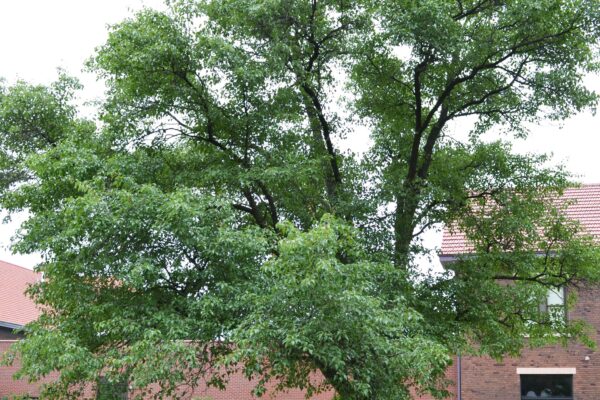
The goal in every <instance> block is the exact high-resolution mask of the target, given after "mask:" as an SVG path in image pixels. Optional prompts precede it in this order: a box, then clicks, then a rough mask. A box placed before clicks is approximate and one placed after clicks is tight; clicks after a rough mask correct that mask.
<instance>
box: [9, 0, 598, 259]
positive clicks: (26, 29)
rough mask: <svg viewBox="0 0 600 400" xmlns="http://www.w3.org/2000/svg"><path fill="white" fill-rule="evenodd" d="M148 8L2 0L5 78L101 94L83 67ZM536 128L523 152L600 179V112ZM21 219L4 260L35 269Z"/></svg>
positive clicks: (133, 0) (96, 0)
mask: <svg viewBox="0 0 600 400" xmlns="http://www.w3.org/2000/svg"><path fill="white" fill-rule="evenodd" d="M143 6H148V7H154V8H162V7H163V6H162V1H160V0H102V1H100V0H13V1H9V0H3V1H0V55H1V59H0V77H4V78H5V79H6V80H7V81H8V83H13V82H15V81H16V80H17V79H23V80H26V81H29V82H33V83H44V84H46V83H50V82H52V81H53V80H54V79H55V78H56V69H57V68H58V67H62V68H64V69H66V70H67V72H69V73H70V74H72V75H75V76H78V77H79V78H80V79H81V81H82V83H83V84H84V86H85V87H86V90H85V91H84V93H82V96H83V100H91V99H94V98H96V97H99V96H101V95H102V85H101V84H100V83H98V82H96V81H95V78H94V76H92V75H89V74H84V73H83V72H82V71H81V70H82V67H83V63H84V61H85V60H86V59H87V58H88V57H90V56H91V55H92V54H93V52H94V48H95V47H96V46H98V45H101V44H102V43H103V42H104V41H105V39H106V37H107V25H109V24H114V23H116V22H119V21H120V20H122V19H123V18H125V17H127V16H129V15H131V12H132V10H138V9H140V8H141V7H143ZM586 84H588V86H589V87H590V88H593V89H594V90H596V91H599V92H600V76H593V77H588V79H586ZM454 129H457V130H459V129H460V127H457V128H454ZM531 131H532V134H531V135H530V136H529V138H528V139H527V140H525V141H518V142H515V148H516V149H517V150H518V151H520V152H546V153H553V154H554V156H555V160H556V161H557V162H562V163H564V164H566V165H567V167H568V168H569V170H570V171H572V172H573V173H575V174H577V175H578V176H579V180H580V181H581V182H587V183H591V182H600V146H599V144H600V138H599V135H600V116H598V115H596V116H593V115H592V114H591V113H585V114H581V115H578V116H575V117H573V118H571V119H570V120H568V121H565V122H563V123H562V128H561V125H560V124H558V123H551V122H548V123H544V124H542V125H541V126H538V127H533V128H532V129H531ZM457 133H458V132H457ZM362 143H364V141H361V144H358V145H359V146H361V145H362ZM17 222H18V221H16V220H15V221H14V222H13V223H11V224H8V225H0V259H1V260H5V261H9V262H13V263H16V264H20V265H23V266H26V267H32V266H33V265H34V264H35V263H36V262H37V261H38V259H39V258H38V257H37V256H23V255H12V254H11V253H10V251H9V250H8V248H7V246H8V244H9V242H10V237H11V236H12V235H13V234H14V231H15V228H16V226H17V225H18V223H17ZM430 236H431V237H430V238H429V240H428V241H430V242H431V243H432V245H437V246H439V242H440V238H439V235H430Z"/></svg>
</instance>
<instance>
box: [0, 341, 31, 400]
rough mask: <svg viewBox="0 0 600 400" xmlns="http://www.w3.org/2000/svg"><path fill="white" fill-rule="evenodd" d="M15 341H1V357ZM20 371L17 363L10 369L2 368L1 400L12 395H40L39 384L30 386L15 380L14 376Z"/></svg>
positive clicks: (0, 382)
mask: <svg viewBox="0 0 600 400" xmlns="http://www.w3.org/2000/svg"><path fill="white" fill-rule="evenodd" d="M13 343H14V340H0V356H1V355H2V354H3V353H5V352H6V351H8V349H9V348H10V346H11V345H12V344H13ZM18 369H19V363H18V362H15V363H14V364H13V365H12V366H10V367H5V366H2V367H0V398H2V397H3V396H11V395H27V394H28V395H30V396H38V395H39V384H30V383H28V382H27V381H26V380H14V379H13V377H12V376H13V375H14V374H15V372H17V370H18Z"/></svg>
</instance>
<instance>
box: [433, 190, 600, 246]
mask: <svg viewBox="0 0 600 400" xmlns="http://www.w3.org/2000/svg"><path fill="white" fill-rule="evenodd" d="M562 198H563V199H564V200H566V201H572V202H573V204H571V205H569V207H568V208H567V210H566V214H567V215H568V216H569V217H570V218H573V219H575V220H578V221H580V222H581V225H582V227H583V229H584V230H585V232H587V233H589V234H591V235H593V236H595V237H597V238H600V184H588V185H582V186H581V187H578V188H570V189H567V190H565V192H564V194H563V196H562ZM472 249H473V247H472V246H471V245H469V243H468V241H467V238H466V236H465V234H464V233H462V232H454V233H450V231H449V230H448V229H444V234H443V238H442V251H441V253H442V256H453V255H458V254H465V253H468V252H469V251H471V250H472Z"/></svg>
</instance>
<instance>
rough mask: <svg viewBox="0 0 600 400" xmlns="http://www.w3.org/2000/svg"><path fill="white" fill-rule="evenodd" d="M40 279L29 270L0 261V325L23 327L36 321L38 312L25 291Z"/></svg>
mask: <svg viewBox="0 0 600 400" xmlns="http://www.w3.org/2000/svg"><path fill="white" fill-rule="evenodd" d="M40 278H41V276H40V274H38V273H36V272H33V271H32V270H30V269H27V268H23V267H20V266H18V265H15V264H11V263H7V262H4V261H0V324H2V323H3V322H4V323H5V324H6V325H25V324H26V323H28V322H31V321H33V320H35V319H37V317H38V316H39V314H40V311H39V310H38V308H37V307H36V305H35V304H34V302H33V301H32V300H31V299H30V298H29V297H27V296H26V295H25V290H26V289H27V286H28V285H30V284H32V283H35V282H38V281H39V280H40Z"/></svg>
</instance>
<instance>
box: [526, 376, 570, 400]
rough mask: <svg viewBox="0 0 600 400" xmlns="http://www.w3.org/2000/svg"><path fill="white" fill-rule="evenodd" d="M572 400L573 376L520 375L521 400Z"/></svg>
mask: <svg viewBox="0 0 600 400" xmlns="http://www.w3.org/2000/svg"><path fill="white" fill-rule="evenodd" d="M532 399H546V400H573V375H566V374H560V375H554V374H535V375H521V400H532Z"/></svg>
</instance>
